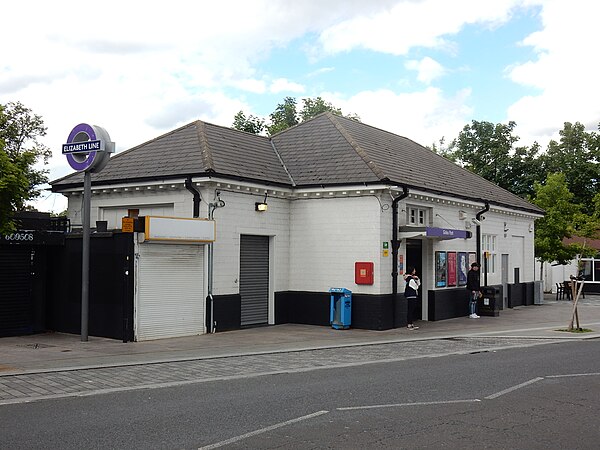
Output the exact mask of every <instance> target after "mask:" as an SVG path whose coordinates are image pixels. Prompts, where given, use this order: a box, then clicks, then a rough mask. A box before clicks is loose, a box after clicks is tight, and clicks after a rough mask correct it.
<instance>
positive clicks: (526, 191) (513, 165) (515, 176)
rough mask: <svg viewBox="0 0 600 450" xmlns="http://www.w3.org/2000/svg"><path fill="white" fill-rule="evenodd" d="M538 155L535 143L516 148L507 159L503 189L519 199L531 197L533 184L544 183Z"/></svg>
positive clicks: (533, 191)
mask: <svg viewBox="0 0 600 450" xmlns="http://www.w3.org/2000/svg"><path fill="white" fill-rule="evenodd" d="M539 154H540V145H539V144H538V143H537V142H534V143H533V145H532V146H531V147H517V148H516V149H515V150H514V153H513V154H511V155H509V157H508V160H507V167H506V168H505V172H506V178H505V180H504V182H505V186H503V187H504V188H505V189H507V190H508V191H510V192H512V193H513V194H516V195H518V196H519V197H523V198H531V197H533V196H534V195H535V190H534V186H535V183H536V182H538V183H540V182H542V181H544V180H545V179H546V175H547V174H546V172H545V170H544V167H543V164H542V160H541V159H540V158H539Z"/></svg>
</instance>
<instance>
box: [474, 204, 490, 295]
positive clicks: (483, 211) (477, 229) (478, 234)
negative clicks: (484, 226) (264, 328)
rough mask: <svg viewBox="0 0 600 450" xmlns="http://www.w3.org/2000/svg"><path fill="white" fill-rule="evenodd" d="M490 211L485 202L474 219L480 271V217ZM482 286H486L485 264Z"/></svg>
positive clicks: (488, 205)
mask: <svg viewBox="0 0 600 450" xmlns="http://www.w3.org/2000/svg"><path fill="white" fill-rule="evenodd" d="M489 210H490V204H489V203H488V202H487V201H486V202H485V206H484V208H483V209H482V210H481V211H479V212H478V213H477V214H475V219H477V224H475V227H476V238H477V263H478V264H479V267H480V269H479V270H481V267H482V266H481V220H482V216H483V214H484V213H486V212H488V211H489ZM483 285H484V286H487V264H486V267H485V268H484V270H483Z"/></svg>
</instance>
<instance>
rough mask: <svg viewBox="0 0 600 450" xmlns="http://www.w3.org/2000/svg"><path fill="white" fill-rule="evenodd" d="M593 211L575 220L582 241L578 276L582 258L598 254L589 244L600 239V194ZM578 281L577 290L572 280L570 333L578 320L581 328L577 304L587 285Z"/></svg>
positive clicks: (579, 215)
mask: <svg viewBox="0 0 600 450" xmlns="http://www.w3.org/2000/svg"><path fill="white" fill-rule="evenodd" d="M591 204H592V205H593V211H592V214H590V215H588V214H581V213H580V214H576V215H575V218H574V235H575V236H577V237H579V238H580V239H581V243H580V244H575V245H576V246H577V247H578V250H577V254H578V259H577V270H578V275H581V270H582V262H581V258H584V257H590V256H593V255H595V254H596V250H595V249H593V248H590V247H588V245H587V243H588V240H589V239H598V236H599V234H600V194H596V195H595V196H594V198H593V200H592V203H591ZM577 279H579V280H580V285H579V289H577V284H576V283H575V280H573V279H572V280H571V294H572V298H573V313H572V314H571V319H570V320H569V325H568V326H567V330H568V331H572V330H573V322H574V321H575V320H577V329H580V328H581V326H580V324H579V313H578V312H577V302H578V301H579V297H580V296H581V293H582V292H583V286H584V284H585V279H584V278H582V277H580V276H578V277H577Z"/></svg>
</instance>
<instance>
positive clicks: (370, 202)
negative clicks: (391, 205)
mask: <svg viewBox="0 0 600 450" xmlns="http://www.w3.org/2000/svg"><path fill="white" fill-rule="evenodd" d="M385 214H389V212H381V209H380V206H379V202H378V201H377V199H376V198H375V197H372V196H368V197H355V198H333V199H327V198H324V199H310V200H295V201H293V202H292V205H291V219H290V226H291V233H290V234H291V240H290V289H291V290H306V291H320V292H323V291H328V290H329V288H331V287H345V288H347V289H350V290H351V291H353V292H360V293H369V294H379V293H380V292H381V289H382V286H381V275H380V273H381V261H380V257H379V254H380V246H381V242H380V239H381V237H380V236H381V216H382V215H385ZM356 261H373V262H374V263H375V264H374V266H375V267H374V270H375V284H373V285H356V284H354V263H355V262H356ZM386 271H387V269H386Z"/></svg>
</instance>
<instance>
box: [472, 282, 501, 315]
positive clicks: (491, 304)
mask: <svg viewBox="0 0 600 450" xmlns="http://www.w3.org/2000/svg"><path fill="white" fill-rule="evenodd" d="M481 293H482V294H483V296H482V297H481V298H480V299H479V300H478V301H477V313H478V314H479V315H480V316H490V317H498V316H499V315H500V301H501V300H502V299H501V298H500V289H499V288H497V287H494V286H484V287H482V288H481Z"/></svg>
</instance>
